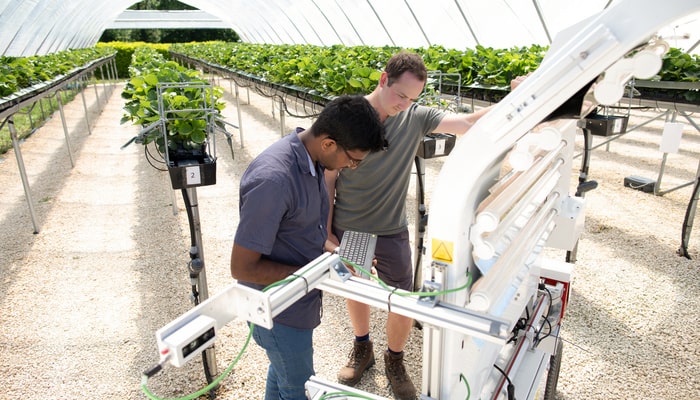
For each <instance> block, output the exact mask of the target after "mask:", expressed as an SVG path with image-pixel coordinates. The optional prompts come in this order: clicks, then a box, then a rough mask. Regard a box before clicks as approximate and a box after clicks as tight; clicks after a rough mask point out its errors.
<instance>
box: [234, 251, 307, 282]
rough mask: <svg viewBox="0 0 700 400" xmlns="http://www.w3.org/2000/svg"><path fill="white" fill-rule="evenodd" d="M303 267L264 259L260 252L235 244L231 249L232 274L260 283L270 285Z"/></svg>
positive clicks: (247, 280)
mask: <svg viewBox="0 0 700 400" xmlns="http://www.w3.org/2000/svg"><path fill="white" fill-rule="evenodd" d="M299 268H301V266H298V267H297V266H292V265H285V264H280V263H278V262H274V261H270V260H267V259H263V258H262V257H261V256H260V253H258V252H257V251H253V250H250V249H247V248H245V247H241V246H239V245H238V244H236V243H234V244H233V249H232V250H231V276H233V277H234V278H236V279H238V280H240V281H245V282H251V283H257V284H260V285H269V284H271V283H274V282H277V281H280V280H282V279H285V278H286V277H288V276H289V275H290V274H291V273H293V272H294V271H296V270H298V269H299Z"/></svg>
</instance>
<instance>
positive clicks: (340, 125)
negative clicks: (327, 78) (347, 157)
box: [311, 95, 386, 152]
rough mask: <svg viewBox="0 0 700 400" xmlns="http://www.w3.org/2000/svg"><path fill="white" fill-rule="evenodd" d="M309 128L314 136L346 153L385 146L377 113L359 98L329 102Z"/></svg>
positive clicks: (372, 149)
mask: <svg viewBox="0 0 700 400" xmlns="http://www.w3.org/2000/svg"><path fill="white" fill-rule="evenodd" d="M311 129H312V131H313V132H314V135H315V136H321V135H322V134H326V135H328V136H330V137H331V138H333V140H335V141H336V143H337V144H338V145H339V146H341V147H343V148H344V149H346V150H361V151H372V152H375V151H379V150H382V149H383V148H384V147H385V143H386V142H385V138H384V125H383V124H382V123H381V121H380V120H379V114H377V111H376V110H375V109H374V107H372V105H371V104H370V103H369V101H367V99H365V98H364V96H360V95H342V96H338V97H336V98H335V99H333V100H332V101H330V102H329V103H328V104H326V106H325V107H324V108H323V111H321V114H320V115H319V116H318V119H317V120H316V121H315V122H314V123H313V125H312V126H311Z"/></svg>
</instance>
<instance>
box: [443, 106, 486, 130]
mask: <svg viewBox="0 0 700 400" xmlns="http://www.w3.org/2000/svg"><path fill="white" fill-rule="evenodd" d="M493 107H494V105H490V106H488V107H484V108H482V109H479V110H477V111H475V112H473V113H469V114H445V116H444V117H443V118H442V121H440V123H439V124H438V126H437V127H436V128H435V129H434V130H433V132H435V133H451V134H453V135H462V134H465V133H467V131H469V129H470V128H471V127H472V126H474V124H475V123H476V121H478V120H479V118H481V117H483V116H484V115H486V113H488V112H489V111H491V109H492V108H493Z"/></svg>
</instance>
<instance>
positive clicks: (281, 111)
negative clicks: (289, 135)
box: [280, 100, 285, 137]
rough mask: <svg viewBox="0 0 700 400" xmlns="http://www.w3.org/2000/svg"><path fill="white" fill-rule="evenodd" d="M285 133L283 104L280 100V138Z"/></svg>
mask: <svg viewBox="0 0 700 400" xmlns="http://www.w3.org/2000/svg"><path fill="white" fill-rule="evenodd" d="M284 133H285V121H284V104H283V103H282V100H280V137H283V136H284Z"/></svg>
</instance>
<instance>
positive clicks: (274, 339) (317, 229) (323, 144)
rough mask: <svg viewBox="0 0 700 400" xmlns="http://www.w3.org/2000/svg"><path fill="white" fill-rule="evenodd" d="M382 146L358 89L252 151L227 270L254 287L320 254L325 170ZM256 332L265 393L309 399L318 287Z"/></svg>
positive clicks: (373, 118)
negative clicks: (305, 124) (264, 361)
mask: <svg viewBox="0 0 700 400" xmlns="http://www.w3.org/2000/svg"><path fill="white" fill-rule="evenodd" d="M383 146H384V128H383V126H382V124H381V123H380V121H379V117H378V115H377V112H376V111H375V110H374V108H373V107H372V106H371V105H370V104H369V102H368V101H367V100H366V99H365V98H364V97H362V96H340V97H337V98H336V99H334V100H332V101H331V102H329V103H328V104H327V105H326V107H325V108H324V109H323V111H322V112H321V114H320V115H319V117H318V119H317V120H316V121H315V122H314V123H313V125H311V127H310V128H309V129H307V130H303V129H301V128H297V129H296V131H295V132H294V133H292V134H291V135H288V136H285V137H284V138H282V139H281V140H279V141H278V142H276V143H274V144H273V145H271V146H270V147H269V148H267V149H266V150H265V151H263V152H262V153H261V154H260V155H259V156H258V157H256V158H255V159H254V160H253V161H252V162H251V164H250V165H249V166H248V169H247V170H246V172H245V173H244V174H243V177H242V178H241V181H240V194H239V195H240V204H239V208H240V209H239V212H240V223H239V225H238V229H237V231H236V236H235V238H234V244H233V250H232V252H231V275H232V276H233V277H234V278H236V279H237V280H238V281H239V282H241V283H242V284H245V285H247V286H251V287H254V288H257V289H263V288H264V287H265V286H268V285H270V284H271V283H274V282H277V281H279V280H282V279H285V278H287V277H288V276H289V275H290V274H292V273H293V272H295V271H296V270H298V269H299V268H301V267H303V266H304V265H306V264H308V263H309V262H310V261H312V260H313V259H315V258H317V257H318V256H320V255H321V254H322V253H323V248H324V245H325V244H326V238H327V223H328V212H329V200H328V193H327V191H326V184H325V180H324V170H325V169H329V170H332V169H341V168H355V167H357V165H358V164H359V163H360V162H361V161H362V160H363V159H364V158H365V157H366V156H367V154H369V153H370V152H374V151H378V150H380V149H382V148H383ZM273 321H274V326H273V328H272V329H270V330H268V329H265V328H262V327H255V328H254V330H253V338H254V339H255V341H256V343H258V345H260V346H261V347H263V348H264V349H265V351H266V353H267V356H268V358H269V360H270V365H269V367H268V374H267V385H266V388H265V399H266V400H273V399H274V400H278V399H285V400H302V399H306V394H305V392H304V384H305V382H306V381H307V380H308V379H309V377H310V376H311V375H313V374H314V373H315V372H314V368H313V348H312V334H313V329H314V328H315V327H316V326H318V325H319V323H320V322H321V292H320V291H318V290H312V291H311V292H309V293H308V294H307V295H305V296H304V297H302V298H301V299H300V300H298V301H297V302H296V303H294V304H293V305H292V306H290V307H289V308H288V309H287V310H285V311H283V312H282V313H280V314H279V315H278V316H277V317H275V319H274V320H273Z"/></svg>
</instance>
